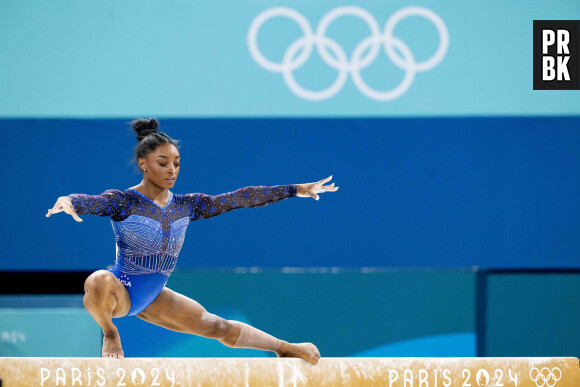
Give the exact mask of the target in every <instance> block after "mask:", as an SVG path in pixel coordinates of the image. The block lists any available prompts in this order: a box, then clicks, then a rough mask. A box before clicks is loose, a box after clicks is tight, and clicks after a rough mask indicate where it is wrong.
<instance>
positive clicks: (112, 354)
mask: <svg viewBox="0 0 580 387" xmlns="http://www.w3.org/2000/svg"><path fill="white" fill-rule="evenodd" d="M103 357H107V358H113V359H122V358H124V357H125V354H124V353H123V347H121V337H120V336H119V335H116V336H104V337H103Z"/></svg>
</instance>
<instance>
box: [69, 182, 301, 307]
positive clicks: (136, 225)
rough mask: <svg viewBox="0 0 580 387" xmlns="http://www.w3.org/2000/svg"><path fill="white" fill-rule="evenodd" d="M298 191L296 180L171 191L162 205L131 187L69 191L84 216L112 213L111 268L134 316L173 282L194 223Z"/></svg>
mask: <svg viewBox="0 0 580 387" xmlns="http://www.w3.org/2000/svg"><path fill="white" fill-rule="evenodd" d="M293 196H296V185H280V186H273V187H246V188H240V189H238V190H237V191H234V192H229V193H225V194H221V195H216V196H209V195H204V194H199V193H192V194H186V195H174V194H173V193H171V192H170V198H169V201H168V202H167V204H166V205H165V207H160V206H159V205H157V204H156V203H154V202H153V201H152V200H151V199H149V198H147V197H146V196H144V195H142V194H141V193H139V192H137V191H136V190H134V189H131V188H129V189H127V190H125V191H119V190H114V189H111V190H107V191H105V192H104V193H102V194H101V195H84V194H72V195H69V197H70V198H71V201H72V204H73V206H74V208H75V211H76V212H77V214H78V215H86V214H93V215H99V216H108V217H110V218H111V223H112V224H113V231H114V232H115V240H116V243H117V260H116V264H115V268H114V269H112V270H111V272H112V273H113V274H114V275H115V276H116V277H117V278H118V279H119V280H120V281H121V283H123V285H125V287H126V288H127V291H128V292H129V296H130V297H131V310H130V311H129V314H128V315H129V316H133V315H136V314H139V313H141V312H142V311H143V310H145V308H147V306H149V304H151V303H152V302H153V301H154V300H155V298H157V296H158V295H159V293H160V292H161V290H162V289H163V287H164V286H165V284H166V283H167V280H168V279H169V276H170V275H171V273H172V272H173V269H175V264H176V263H177V258H178V256H179V251H180V250H181V246H182V245H183V240H184V238H185V231H186V230H187V226H188V225H189V223H190V222H192V221H194V220H198V219H207V218H211V217H214V216H216V215H220V214H223V213H225V212H227V211H231V210H235V209H238V208H255V207H263V206H266V205H268V204H271V203H274V202H277V201H280V200H283V199H286V198H289V197H293Z"/></svg>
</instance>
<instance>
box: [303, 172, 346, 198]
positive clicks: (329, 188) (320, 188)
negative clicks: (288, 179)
mask: <svg viewBox="0 0 580 387" xmlns="http://www.w3.org/2000/svg"><path fill="white" fill-rule="evenodd" d="M331 179H332V176H330V177H327V178H326V179H322V180H320V181H317V182H316V183H306V184H296V196H300V197H302V198H307V197H311V198H313V199H315V200H318V199H320V197H318V195H317V194H319V193H323V192H334V191H336V190H337V189H338V187H335V186H334V183H332V184H330V185H323V184H324V183H327V182H328V181H330V180H331Z"/></svg>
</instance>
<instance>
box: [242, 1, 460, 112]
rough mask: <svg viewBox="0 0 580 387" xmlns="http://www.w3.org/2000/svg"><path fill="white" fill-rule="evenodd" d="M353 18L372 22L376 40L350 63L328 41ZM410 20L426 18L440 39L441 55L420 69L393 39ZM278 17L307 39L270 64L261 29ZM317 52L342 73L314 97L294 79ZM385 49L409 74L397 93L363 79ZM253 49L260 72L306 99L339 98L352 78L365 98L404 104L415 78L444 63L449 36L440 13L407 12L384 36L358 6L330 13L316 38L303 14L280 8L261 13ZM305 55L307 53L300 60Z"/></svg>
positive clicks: (254, 24)
mask: <svg viewBox="0 0 580 387" xmlns="http://www.w3.org/2000/svg"><path fill="white" fill-rule="evenodd" d="M348 15H350V16H355V17H358V18H360V19H362V20H363V21H364V22H366V24H367V25H368V27H369V29H370V32H371V34H370V36H368V37H366V38H365V39H363V40H362V41H361V42H360V43H359V44H358V45H357V46H356V48H355V49H354V51H353V53H352V55H351V58H350V60H348V59H347V55H346V53H345V52H344V50H343V48H342V47H341V46H340V44H338V43H337V42H336V41H335V40H333V39H331V38H329V37H327V36H326V35H325V34H326V30H327V29H328V27H329V26H330V24H331V23H332V22H333V21H335V20H336V19H338V18H339V17H342V16H348ZM409 16H421V17H424V18H426V19H427V20H429V21H431V22H432V23H433V25H435V27H436V28H437V31H438V33H439V47H438V48H437V51H436V52H435V54H433V56H431V58H429V59H427V60H425V61H423V62H419V63H417V62H416V61H415V57H414V56H413V53H412V52H411V49H410V48H409V46H407V45H406V44H405V43H404V42H403V41H402V40H401V39H399V38H397V37H396V36H394V35H393V30H394V29H395V26H396V25H397V23H399V22H400V21H401V20H403V19H405V18H407V17H409ZM275 17H287V18H289V19H291V20H293V21H294V22H296V24H298V26H299V27H300V29H301V30H302V33H303V35H304V36H303V37H301V38H298V39H297V40H295V41H294V42H293V43H292V44H290V45H289V46H288V48H287V49H286V51H285V52H284V56H283V59H282V62H281V63H276V62H273V61H271V60H269V59H267V58H266V57H265V56H264V55H262V53H261V51H260V49H259V48H258V32H259V31H260V28H261V27H262V25H263V24H264V23H265V22H266V21H268V20H270V19H272V18H275ZM314 46H316V49H317V51H318V54H319V55H320V57H321V58H322V59H323V60H324V62H325V63H326V64H327V65H328V66H330V67H332V68H333V69H335V70H337V71H338V75H337V77H336V80H335V81H334V82H333V83H332V85H330V86H329V87H328V88H326V89H324V90H320V91H312V90H308V89H306V88H304V87H302V86H301V85H299V84H298V82H297V81H296V79H295V78H294V76H293V74H292V73H293V72H294V71H295V70H297V69H298V68H300V67H302V65H304V63H305V62H306V61H307V60H308V59H309V57H310V54H311V53H312V49H313V47H314ZM381 46H382V47H383V48H384V50H385V52H386V54H387V56H388V57H389V59H390V60H391V61H392V62H393V63H394V64H395V65H396V66H397V67H399V68H400V69H402V70H404V71H405V76H404V77H403V80H402V81H401V82H400V83H399V84H398V85H397V86H396V87H395V88H394V89H392V90H387V91H381V90H375V89H373V88H371V87H370V86H369V85H367V83H366V82H365V81H364V79H363V78H362V76H361V70H363V69H364V68H366V67H368V66H369V65H370V64H371V63H372V62H373V61H374V60H375V59H376V57H377V55H378V54H379V51H380V48H381ZM248 48H249V50H250V54H251V55H252V58H254V60H255V61H256V62H257V63H258V64H259V65H260V66H262V67H263V68H264V69H266V70H268V71H272V72H275V73H281V74H282V76H283V78H284V82H285V83H286V85H287V86H288V88H289V89H290V90H292V91H293V92H294V94H296V95H297V96H299V97H301V98H304V99H307V100H311V101H322V100H325V99H328V98H331V97H333V96H334V95H336V94H337V93H338V92H339V91H340V90H341V89H342V87H343V86H344V84H345V82H346V80H347V77H348V74H349V73H350V74H351V76H352V80H353V82H354V84H355V85H356V87H357V88H358V89H359V91H360V92H362V93H363V94H364V95H365V96H367V97H368V98H371V99H374V100H376V101H390V100H394V99H396V98H399V97H400V96H401V95H403V94H404V93H405V92H406V91H407V90H408V89H409V87H411V84H412V83H413V79H414V78H415V73H417V72H421V71H427V70H431V69H432V68H433V67H435V66H437V65H438V64H439V63H440V62H441V61H442V60H443V58H444V57H445V54H447V49H448V48H449V32H448V31H447V27H446V25H445V22H443V20H442V19H441V18H440V17H439V16H438V15H437V14H436V13H435V12H433V11H431V10H429V9H427V8H423V7H415V6H413V7H405V8H401V9H400V10H398V11H396V12H395V13H394V14H393V15H391V17H390V18H389V19H388V20H387V22H386V23H385V26H384V29H383V32H382V33H381V31H380V27H379V24H378V22H377V20H376V19H375V18H374V17H373V15H371V14H370V13H369V12H368V11H366V10H365V9H362V8H359V7H355V6H343V7H338V8H335V9H333V10H331V11H330V12H328V13H327V14H326V15H324V16H323V17H322V19H321V20H320V23H319V24H318V27H317V29H316V33H313V31H312V27H311V26H310V24H309V23H308V20H306V18H305V17H304V16H303V15H302V14H300V13H299V12H297V11H295V10H293V9H291V8H286V7H274V8H270V9H267V10H265V11H263V12H261V13H260V14H259V15H258V16H256V18H255V19H254V20H253V21H252V24H251V25H250V29H249V31H248ZM395 49H397V50H398V52H399V53H397V51H395ZM300 50H302V51H301V52H300V54H298V52H299V51H300ZM331 52H332V54H334V57H333V56H332V55H331ZM365 53H366V54H365ZM296 54H298V55H296Z"/></svg>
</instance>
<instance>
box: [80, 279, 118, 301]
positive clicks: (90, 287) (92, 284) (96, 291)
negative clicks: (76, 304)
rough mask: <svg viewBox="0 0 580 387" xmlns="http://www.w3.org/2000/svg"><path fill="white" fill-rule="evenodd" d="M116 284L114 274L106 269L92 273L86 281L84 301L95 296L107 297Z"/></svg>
mask: <svg viewBox="0 0 580 387" xmlns="http://www.w3.org/2000/svg"><path fill="white" fill-rule="evenodd" d="M114 286H115V278H114V276H113V274H112V273H111V272H109V271H106V270H99V271H96V272H94V273H93V274H91V275H90V276H89V277H88V278H87V279H86V281H85V297H84V298H83V302H84V303H85V306H86V303H87V302H90V301H91V300H93V299H95V298H101V297H105V296H107V295H108V294H110V293H111V291H112V290H113V289H114Z"/></svg>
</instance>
